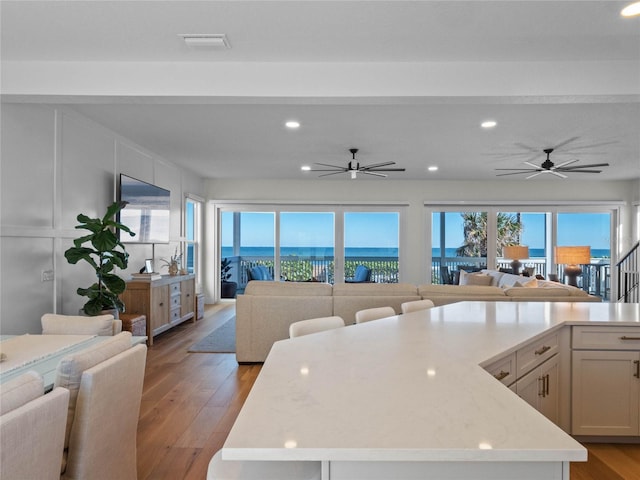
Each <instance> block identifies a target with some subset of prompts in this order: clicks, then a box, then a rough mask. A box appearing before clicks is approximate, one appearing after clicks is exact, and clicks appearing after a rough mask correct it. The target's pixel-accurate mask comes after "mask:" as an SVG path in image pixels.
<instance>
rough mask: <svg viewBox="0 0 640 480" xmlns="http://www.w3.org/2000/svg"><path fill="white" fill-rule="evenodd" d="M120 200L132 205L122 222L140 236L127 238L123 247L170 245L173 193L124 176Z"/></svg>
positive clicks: (125, 209)
mask: <svg viewBox="0 0 640 480" xmlns="http://www.w3.org/2000/svg"><path fill="white" fill-rule="evenodd" d="M120 200H121V201H126V202H129V203H128V205H127V206H126V207H124V208H123V209H122V210H121V211H120V217H119V221H120V223H123V224H124V225H126V226H127V227H129V228H130V229H131V231H132V232H134V233H135V234H136V235H135V237H131V236H129V234H123V235H122V236H121V238H120V241H122V242H123V243H169V218H170V214H171V192H170V191H169V190H165V189H164V188H161V187H158V186H156V185H152V184H150V183H147V182H143V181H141V180H137V179H135V178H132V177H129V176H127V175H124V174H122V173H121V174H120Z"/></svg>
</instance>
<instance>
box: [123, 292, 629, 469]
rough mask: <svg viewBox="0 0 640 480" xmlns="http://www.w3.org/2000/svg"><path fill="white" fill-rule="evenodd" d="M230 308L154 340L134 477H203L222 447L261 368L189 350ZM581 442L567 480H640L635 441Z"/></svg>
mask: <svg viewBox="0 0 640 480" xmlns="http://www.w3.org/2000/svg"><path fill="white" fill-rule="evenodd" d="M233 313H234V305H233V304H232V303H224V304H220V305H208V306H207V307H206V309H205V318H204V319H202V320H198V321H197V322H196V323H195V324H193V323H191V322H187V323H184V324H182V325H179V326H177V327H175V328H173V329H172V330H170V331H168V332H166V333H163V334H161V335H159V336H158V337H156V338H155V339H154V345H153V347H151V348H150V349H149V352H148V356H147V369H146V373H145V381H144V391H143V394H142V405H141V407H140V420H139V423H138V478H139V479H153V480H165V479H166V480H178V479H186V480H205V479H206V472H207V465H208V463H209V460H210V459H211V457H212V456H213V454H214V453H215V452H216V451H217V450H218V449H220V448H221V447H222V444H223V443H224V440H225V438H226V436H227V434H228V433H229V430H230V429H231V426H232V425H233V422H234V421H235V418H236V416H237V415H238V412H239V411H240V408H241V407H242V404H243V403H244V401H245V399H246V398H247V395H248V393H249V390H251V387H252V385H253V382H254V381H255V379H256V378H257V376H258V373H259V372H260V365H238V364H237V363H236V359H235V355H234V354H222V353H188V352H187V350H188V349H189V347H190V346H191V345H192V344H193V343H195V342H197V341H198V340H199V339H201V338H202V337H204V336H206V335H207V334H208V333H210V332H211V331H212V330H213V329H214V328H216V327H217V326H219V325H222V324H223V323H224V322H225V321H226V320H227V319H228V318H229V316H230V315H233ZM119 408H126V405H121V406H119ZM586 447H587V448H588V450H589V461H588V462H586V463H573V464H571V480H640V445H612V444H589V445H586Z"/></svg>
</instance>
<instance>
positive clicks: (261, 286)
mask: <svg viewBox="0 0 640 480" xmlns="http://www.w3.org/2000/svg"><path fill="white" fill-rule="evenodd" d="M331 291H332V289H331V285H329V284H328V283H321V282H275V281H274V282H269V281H263V280H252V281H250V282H249V283H248V284H247V286H246V288H245V290H244V294H245V295H271V296H288V297H298V296H314V297H318V296H325V297H327V296H329V297H330V296H331Z"/></svg>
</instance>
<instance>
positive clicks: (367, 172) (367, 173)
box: [358, 170, 387, 177]
mask: <svg viewBox="0 0 640 480" xmlns="http://www.w3.org/2000/svg"><path fill="white" fill-rule="evenodd" d="M358 173H362V174H363V175H374V176H376V177H386V176H387V175H385V174H384V173H376V172H372V171H370V170H358Z"/></svg>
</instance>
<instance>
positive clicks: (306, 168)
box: [300, 165, 311, 172]
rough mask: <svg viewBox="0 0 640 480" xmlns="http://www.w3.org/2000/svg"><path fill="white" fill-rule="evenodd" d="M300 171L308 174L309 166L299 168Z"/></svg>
mask: <svg viewBox="0 0 640 480" xmlns="http://www.w3.org/2000/svg"><path fill="white" fill-rule="evenodd" d="M300 170H302V171H303V172H308V171H310V170H311V167H310V166H309V165H303V166H301V167H300Z"/></svg>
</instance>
